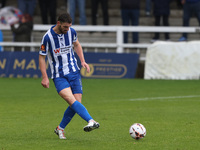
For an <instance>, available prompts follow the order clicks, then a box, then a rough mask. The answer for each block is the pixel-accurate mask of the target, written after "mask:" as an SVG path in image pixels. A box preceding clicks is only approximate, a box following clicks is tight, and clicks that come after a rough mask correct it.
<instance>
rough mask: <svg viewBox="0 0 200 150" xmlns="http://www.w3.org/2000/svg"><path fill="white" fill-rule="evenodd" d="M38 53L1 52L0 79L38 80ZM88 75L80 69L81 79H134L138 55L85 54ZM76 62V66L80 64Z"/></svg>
mask: <svg viewBox="0 0 200 150" xmlns="http://www.w3.org/2000/svg"><path fill="white" fill-rule="evenodd" d="M38 55H39V53H38V52H1V53H0V77H10V78H12V77H14V78H38V77H41V72H40V70H39V60H38ZM84 56H85V59H86V60H87V63H88V64H89V66H90V69H91V71H90V73H87V71H86V70H85V69H84V68H80V69H81V70H80V73H81V76H82V77H83V78H135V74H136V70H137V66H138V60H139V54H134V53H131V54H117V53H85V54H84ZM77 61H78V65H79V66H81V63H80V61H79V59H78V60H77ZM46 63H47V74H48V76H49V77H51V73H50V67H49V65H48V62H46Z"/></svg>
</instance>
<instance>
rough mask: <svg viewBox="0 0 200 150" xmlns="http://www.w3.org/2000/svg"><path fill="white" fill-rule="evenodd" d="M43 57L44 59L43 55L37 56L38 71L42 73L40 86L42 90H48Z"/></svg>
mask: <svg viewBox="0 0 200 150" xmlns="http://www.w3.org/2000/svg"><path fill="white" fill-rule="evenodd" d="M45 57H46V56H45V55H39V66H40V71H41V73H42V81H41V84H42V86H43V87H44V88H49V78H48V76H47V71H46V62H45Z"/></svg>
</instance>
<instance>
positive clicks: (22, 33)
mask: <svg viewBox="0 0 200 150" xmlns="http://www.w3.org/2000/svg"><path fill="white" fill-rule="evenodd" d="M11 30H12V32H13V34H14V39H13V41H15V42H30V41H31V33H32V30H33V21H32V17H31V16H30V15H29V14H24V15H23V16H22V18H21V22H20V24H19V26H18V27H17V28H16V27H15V25H14V24H12V25H11ZM21 49H22V48H21V47H15V51H21ZM25 50H30V48H25Z"/></svg>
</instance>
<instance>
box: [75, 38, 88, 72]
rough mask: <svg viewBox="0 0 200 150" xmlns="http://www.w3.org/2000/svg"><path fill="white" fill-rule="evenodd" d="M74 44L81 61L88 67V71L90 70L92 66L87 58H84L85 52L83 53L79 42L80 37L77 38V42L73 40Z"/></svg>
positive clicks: (83, 65)
mask: <svg viewBox="0 0 200 150" xmlns="http://www.w3.org/2000/svg"><path fill="white" fill-rule="evenodd" d="M73 45H74V50H75V51H76V53H77V55H78V57H79V59H80V61H81V65H82V67H83V68H86V69H87V72H88V73H89V72H90V67H89V65H88V64H87V63H86V62H85V58H84V54H83V49H82V46H81V44H80V43H79V41H78V39H77V40H76V42H73Z"/></svg>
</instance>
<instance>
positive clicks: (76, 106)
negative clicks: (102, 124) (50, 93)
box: [71, 101, 92, 122]
mask: <svg viewBox="0 0 200 150" xmlns="http://www.w3.org/2000/svg"><path fill="white" fill-rule="evenodd" d="M71 108H72V109H73V110H74V111H75V112H76V113H77V114H78V115H79V116H80V117H81V118H83V119H84V120H85V121H87V122H89V120H91V119H92V117H91V116H90V114H89V113H88V111H87V109H86V108H85V106H83V105H82V104H81V103H80V102H78V101H75V102H74V103H73V104H72V105H71Z"/></svg>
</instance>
